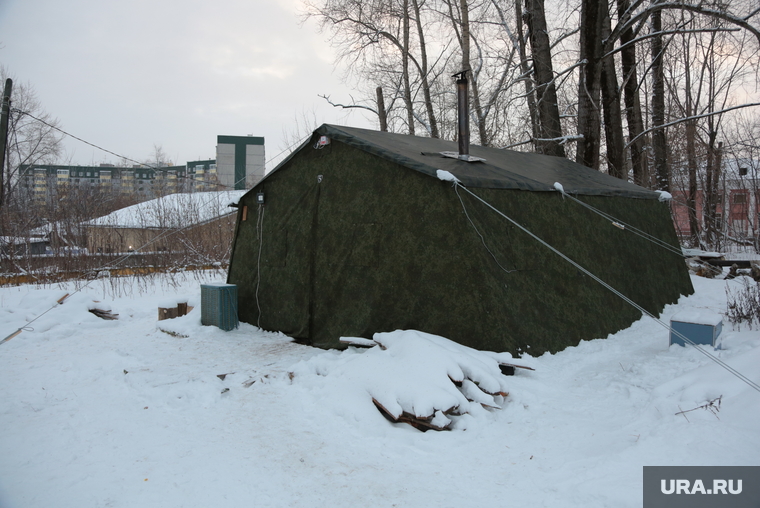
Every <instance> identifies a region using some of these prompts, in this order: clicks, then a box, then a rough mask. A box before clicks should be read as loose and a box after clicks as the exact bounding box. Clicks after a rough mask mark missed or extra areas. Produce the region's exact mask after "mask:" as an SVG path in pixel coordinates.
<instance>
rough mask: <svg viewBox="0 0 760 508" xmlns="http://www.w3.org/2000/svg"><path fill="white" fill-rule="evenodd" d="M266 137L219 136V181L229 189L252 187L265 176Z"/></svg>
mask: <svg viewBox="0 0 760 508" xmlns="http://www.w3.org/2000/svg"><path fill="white" fill-rule="evenodd" d="M264 160H265V155H264V138H261V137H256V136H217V138H216V163H217V178H218V179H219V183H220V184H221V185H222V186H224V187H225V188H227V189H235V190H241V189H250V188H251V187H253V186H254V185H256V183H257V182H258V181H259V180H261V179H262V178H264Z"/></svg>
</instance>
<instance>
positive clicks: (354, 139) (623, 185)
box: [275, 124, 658, 199]
mask: <svg viewBox="0 0 760 508" xmlns="http://www.w3.org/2000/svg"><path fill="white" fill-rule="evenodd" d="M314 133H315V134H318V135H320V136H327V137H329V138H330V139H333V140H336V141H340V142H342V143H345V144H347V145H350V146H353V147H355V148H358V149H360V150H363V151H365V152H368V153H372V154H374V155H377V156H378V157H382V158H384V159H388V160H391V161H393V162H396V163H397V164H400V165H402V166H405V167H408V168H409V169H413V170H415V171H419V172H420V173H424V174H426V175H429V176H432V177H436V170H438V169H443V170H446V171H449V172H450V173H452V174H453V175H454V176H456V177H457V178H458V179H459V180H460V182H462V184H464V185H465V186H467V187H481V188H490V189H518V190H528V191H553V192H556V190H555V189H554V183H555V182H559V183H561V184H562V186H563V188H564V190H565V192H568V193H571V194H580V195H597V196H625V197H635V198H646V199H657V198H658V194H657V193H655V192H652V191H650V190H647V189H644V188H643V187H639V186H638V185H634V184H632V183H629V182H627V181H624V180H621V179H619V178H615V177H612V176H609V175H607V174H604V173H601V172H599V171H594V170H593V169H590V168H587V167H585V166H582V165H580V164H577V163H575V162H573V161H570V160H568V159H565V158H562V157H552V156H549V155H541V154H536V153H528V152H516V151H514V150H504V149H498V148H486V147H482V146H477V145H471V146H470V155H472V156H475V157H479V158H482V159H485V161H483V162H465V161H462V160H459V159H455V158H450V157H445V156H443V155H441V152H458V145H457V143H455V142H453V141H445V140H441V139H434V138H425V137H418V136H409V135H405V134H394V133H389V132H379V131H373V130H369V129H359V128H355V127H343V126H337V125H329V124H324V125H322V126H321V127H319V128H318V129H317V130H316V131H314ZM311 143H312V142H311V141H307V143H305V144H304V145H302V146H301V147H300V148H299V149H298V150H296V152H298V151H300V150H303V149H305V148H307V147H310V145H311ZM294 154H295V152H294ZM291 156H292V155H291ZM288 159H289V158H288ZM288 159H286V160H285V161H283V162H282V163H281V164H280V165H279V166H278V168H276V169H275V171H276V170H277V169H279V168H280V167H282V166H283V165H285V164H286V163H287V161H288Z"/></svg>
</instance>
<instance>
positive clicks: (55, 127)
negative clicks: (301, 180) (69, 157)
mask: <svg viewBox="0 0 760 508" xmlns="http://www.w3.org/2000/svg"><path fill="white" fill-rule="evenodd" d="M11 112H13V113H18V114H20V115H22V116H23V115H26V116H28V117H30V118H33V119H34V120H36V121H38V122H40V123H42V124H44V125H47V126H48V127H50V128H51V129H55V130H56V131H58V132H60V133H61V134H63V135H65V136H68V137H70V138H72V139H76V140H77V141H80V142H82V143H84V144H86V145H89V146H91V147H93V148H96V149H98V150H101V151H103V152H105V153H108V154H111V155H113V156H115V157H118V158H119V159H123V160H125V161H129V162H132V163H135V164H138V165H140V166H147V167H148V168H149V169H152V170H154V171H159V172H162V173H169V172H171V171H175V170H173V169H170V168H161V167H157V166H154V165H152V164H148V163H144V162H140V161H137V160H135V159H132V158H130V157H127V156H126V155H121V154H119V153H116V152H114V151H112V150H109V149H107V148H103V147H102V146H99V145H96V144H95V143H92V142H90V141H87V140H85V139H82V138H80V137H79V136H76V135H74V134H71V133H70V132H68V131H65V130H63V129H61V128H60V127H58V126H56V125H53V124H51V123H49V122H47V121H45V120H43V119H42V118H38V117H36V116H34V115H32V114H31V113H29V112H27V111H22V110H20V109H17V108H11ZM302 143H303V140H299V141H296V142H295V143H292V144H291V145H290V146H288V147H287V148H285V149H283V150H281V151H280V152H279V153H278V154H277V155H275V156H274V157H272V158H270V159H269V160H268V161H265V163H264V166H265V167H266V165H267V164H269V163H271V162H272V161H273V160H275V159H276V158H277V157H279V156H280V155H282V154H283V153H285V152H287V151H289V150H292V149H293V147H295V146H296V145H300V144H302ZM176 176H177V177H178V178H184V179H187V180H190V181H192V182H194V183H201V184H203V185H209V186H214V187H216V188H217V189H218V188H219V187H222V188H226V189H229V190H237V189H235V188H234V185H233V186H229V185H223V184H220V183H212V182H205V181H202V180H196V179H194V178H190V177H189V176H187V175H184V176H183V175H176ZM243 180H244V179H241V180H239V181H238V182H235V183H236V184H237V183H239V182H240V181H243Z"/></svg>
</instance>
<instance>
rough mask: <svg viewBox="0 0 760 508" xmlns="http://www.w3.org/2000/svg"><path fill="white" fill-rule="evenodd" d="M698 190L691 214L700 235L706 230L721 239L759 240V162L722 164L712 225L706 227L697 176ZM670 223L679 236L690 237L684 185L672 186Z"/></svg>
mask: <svg viewBox="0 0 760 508" xmlns="http://www.w3.org/2000/svg"><path fill="white" fill-rule="evenodd" d="M697 181H698V188H697V192H696V195H695V199H694V210H693V213H694V214H695V216H696V218H697V223H698V227H699V230H700V231H705V230H706V229H708V226H710V228H711V229H712V230H713V231H715V233H716V234H718V235H720V236H721V237H722V238H723V239H727V240H732V241H738V242H740V243H744V242H752V241H754V242H757V241H758V240H760V161H753V160H746V159H744V160H742V159H740V160H733V161H731V160H730V161H727V162H724V163H723V166H722V167H721V168H720V173H719V176H718V179H717V187H716V188H715V189H714V191H713V197H712V200H713V202H714V203H715V214H714V222H713V223H712V224H708V221H709V216H710V214H708V213H706V212H707V210H706V202H707V200H706V197H707V196H706V193H705V187H706V185H705V175H704V171H703V170H700V171H699V172H698V174H697ZM672 187H673V190H672V191H671V194H672V195H673V198H674V199H673V203H672V206H671V208H672V212H673V222H674V223H675V226H676V231H677V232H678V234H679V236H681V237H682V238H686V237H688V236H689V234H690V226H689V206H688V191H687V190H686V188H687V187H688V184H687V183H681V182H675V185H672Z"/></svg>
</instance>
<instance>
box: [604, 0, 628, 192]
mask: <svg viewBox="0 0 760 508" xmlns="http://www.w3.org/2000/svg"><path fill="white" fill-rule="evenodd" d="M600 7H601V10H602V14H603V17H602V37H603V38H604V39H606V38H608V37H609V36H610V32H611V31H612V28H611V26H610V13H609V8H608V6H607V2H606V1H603V2H602V3H601V5H600ZM601 86H602V107H603V108H604V136H605V140H606V142H607V172H608V173H609V174H610V175H612V176H614V177H617V178H621V179H623V180H627V179H628V168H627V166H626V164H625V138H624V137H623V117H622V115H621V112H620V89H619V88H618V82H617V73H616V72H615V59H614V56H613V55H610V56H608V57H605V58H604V59H603V60H602V75H601Z"/></svg>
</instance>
